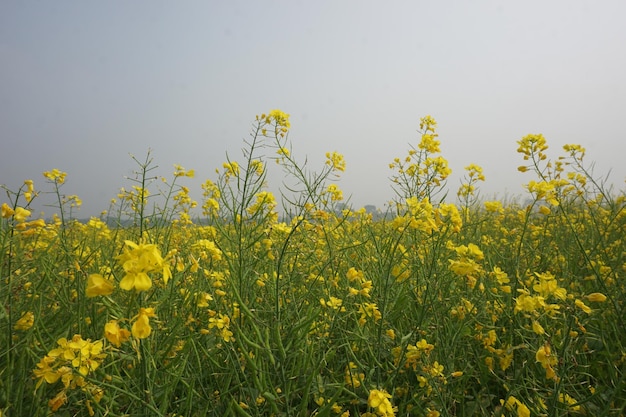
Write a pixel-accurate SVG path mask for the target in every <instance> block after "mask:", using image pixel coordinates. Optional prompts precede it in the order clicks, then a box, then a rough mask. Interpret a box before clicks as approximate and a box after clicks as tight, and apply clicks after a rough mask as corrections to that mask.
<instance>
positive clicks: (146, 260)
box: [117, 240, 171, 291]
mask: <svg viewBox="0 0 626 417" xmlns="http://www.w3.org/2000/svg"><path fill="white" fill-rule="evenodd" d="M124 243H125V247H124V253H122V254H121V255H119V256H117V259H118V261H119V262H120V263H121V264H122V268H123V269H124V272H125V273H126V275H124V277H123V278H122V280H121V281H120V288H121V289H123V290H126V291H130V290H132V289H135V290H137V291H147V290H149V289H150V288H151V287H152V280H150V277H149V276H148V272H157V271H158V272H162V274H163V281H164V282H165V283H167V280H168V279H169V278H170V277H171V271H170V268H169V265H168V264H167V263H166V262H165V261H164V259H163V258H162V257H161V252H160V251H159V250H158V248H157V247H156V245H153V244H143V243H141V244H136V243H134V242H131V241H129V240H127V241H125V242H124Z"/></svg>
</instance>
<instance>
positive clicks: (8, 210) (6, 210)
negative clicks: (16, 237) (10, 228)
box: [1, 203, 15, 219]
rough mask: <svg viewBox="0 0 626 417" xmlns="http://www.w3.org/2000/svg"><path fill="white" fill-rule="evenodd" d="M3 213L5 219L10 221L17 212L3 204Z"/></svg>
mask: <svg viewBox="0 0 626 417" xmlns="http://www.w3.org/2000/svg"><path fill="white" fill-rule="evenodd" d="M1 213H2V218H3V219H9V218H11V216H13V215H14V214H15V211H14V210H13V209H12V208H11V207H9V205H8V204H7V203H2V208H1Z"/></svg>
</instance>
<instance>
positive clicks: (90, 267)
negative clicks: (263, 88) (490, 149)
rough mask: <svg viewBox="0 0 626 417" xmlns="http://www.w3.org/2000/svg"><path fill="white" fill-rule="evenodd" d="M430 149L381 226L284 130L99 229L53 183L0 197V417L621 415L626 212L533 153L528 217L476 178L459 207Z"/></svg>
mask: <svg viewBox="0 0 626 417" xmlns="http://www.w3.org/2000/svg"><path fill="white" fill-rule="evenodd" d="M419 127H420V130H419V132H420V136H419V137H418V139H417V140H416V144H415V146H414V147H410V148H409V150H408V152H407V154H406V155H404V156H402V157H399V158H397V159H395V160H394V161H388V162H390V164H389V167H390V170H391V172H392V174H391V176H392V178H391V181H390V187H393V189H394V190H395V192H396V198H395V199H394V201H392V202H390V204H389V205H388V208H387V209H386V210H384V211H379V212H375V213H372V212H368V211H366V210H364V209H357V208H355V209H350V208H348V207H349V205H346V204H344V196H343V193H342V190H341V188H340V187H339V185H338V181H337V180H338V179H339V177H340V175H341V173H342V172H343V171H344V170H345V169H346V163H345V161H344V158H343V156H342V155H341V154H339V153H336V152H328V153H327V154H326V162H325V163H324V164H323V165H321V166H319V167H310V166H309V165H307V164H306V163H303V162H299V161H303V160H304V159H303V158H299V157H298V156H297V155H294V154H293V153H292V148H291V146H290V141H289V138H288V131H289V128H290V123H289V116H288V115H287V114H285V113H283V112H282V111H279V110H273V111H271V112H269V113H267V114H263V115H259V116H257V117H256V119H255V120H254V122H253V125H252V131H251V134H250V138H249V139H248V140H247V141H246V142H245V143H244V146H243V152H242V154H241V155H240V157H239V158H237V159H227V160H226V162H225V163H224V164H223V166H221V167H219V168H218V170H217V173H216V175H215V178H213V179H210V180H206V181H205V182H204V183H203V184H202V189H201V191H200V192H201V193H202V199H201V201H198V202H196V201H194V200H193V199H192V198H191V196H190V194H191V190H190V189H189V188H188V186H186V185H185V181H186V180H187V179H188V178H189V177H193V176H194V175H195V173H194V171H193V170H186V169H184V168H183V167H181V166H175V169H174V173H173V175H172V177H171V178H167V179H161V178H154V176H153V175H152V172H151V171H152V169H153V167H154V164H153V161H152V157H151V156H150V154H149V153H148V156H147V157H146V159H145V160H138V159H135V162H134V163H135V164H136V176H135V177H134V178H131V179H130V184H125V188H122V189H121V190H120V192H119V195H118V196H116V198H115V200H114V201H112V202H111V206H110V207H109V208H108V210H106V212H103V214H102V216H101V217H100V218H96V217H93V218H91V219H90V220H89V221H78V220H76V219H75V213H76V209H77V207H78V206H79V205H80V203H81V200H80V197H79V196H75V195H70V193H71V192H72V191H71V190H70V189H66V188H65V187H64V185H66V184H64V183H65V180H66V174H65V173H64V172H63V171H61V170H59V169H51V170H50V171H47V172H45V173H44V174H43V177H41V176H40V177H38V178H35V179H34V180H29V179H27V180H25V181H24V183H23V185H22V186H21V187H20V188H19V189H17V190H11V189H8V188H7V187H3V190H4V191H5V192H4V194H3V196H2V199H1V200H0V203H1V204H2V213H1V214H2V218H1V227H0V245H1V251H0V272H1V274H0V278H1V280H0V288H1V290H0V297H1V303H2V308H1V309H0V416H50V415H53V416H111V417H121V416H168V417H174V416H185V417H187V416H190V417H191V416H220V417H221V416H241V417H244V416H277V417H278V416H294V417H296V416H297V417H305V416H337V417H347V416H368V417H374V416H381V417H383V416H386V417H389V416H428V417H437V416H520V417H528V416H576V415H587V416H624V415H626V244H625V241H624V239H625V232H626V196H625V194H624V191H616V190H613V189H610V188H608V187H606V185H605V184H604V183H603V182H602V181H600V180H598V179H596V178H594V177H593V175H592V174H591V172H590V168H589V167H590V165H589V164H588V163H587V161H586V160H585V159H584V154H585V150H584V148H583V147H581V146H579V145H566V146H565V147H564V148H563V149H562V150H558V152H560V155H561V156H557V157H556V158H550V157H548V154H547V149H548V144H547V142H546V139H545V138H544V137H543V136H542V135H528V136H526V137H524V138H522V139H520V140H519V141H518V142H517V146H518V152H519V154H520V167H519V168H518V169H519V170H520V171H522V172H525V175H526V176H527V183H526V184H525V188H526V190H527V192H526V194H525V195H524V196H522V197H521V198H520V199H519V200H515V199H513V200H511V201H485V200H483V199H482V198H480V195H479V190H480V184H481V182H483V181H484V180H485V178H484V176H483V173H482V169H481V168H480V167H479V166H476V165H469V166H468V167H467V168H466V171H465V179H464V182H463V184H462V185H461V186H460V187H459V188H458V190H454V191H452V192H446V189H447V188H446V179H447V178H448V176H449V175H450V173H451V171H450V168H449V167H448V163H447V161H446V159H445V158H444V157H443V155H441V151H440V141H439V139H438V135H437V133H436V122H435V120H434V119H432V118H431V117H429V116H427V117H424V118H423V119H421V123H420V126H419ZM270 164H271V165H270ZM270 166H271V167H272V169H276V168H277V167H278V169H280V170H281V172H282V173H283V175H284V177H285V178H288V179H289V182H288V183H289V186H288V187H286V186H285V187H283V191H282V192H281V193H272V192H270V191H269V187H268V176H267V168H268V167H270ZM42 192H46V193H53V195H55V196H56V201H57V207H56V208H54V216H53V215H52V214H53V213H52V212H51V213H50V217H48V218H46V219H44V218H35V216H34V215H33V213H34V210H33V209H32V208H31V206H32V205H34V204H35V202H36V201H37V199H38V198H40V196H41V193H42ZM520 201H523V203H521V202H520Z"/></svg>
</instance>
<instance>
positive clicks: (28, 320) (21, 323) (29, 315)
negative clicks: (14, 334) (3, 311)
mask: <svg viewBox="0 0 626 417" xmlns="http://www.w3.org/2000/svg"><path fill="white" fill-rule="evenodd" d="M33 324H35V314H34V313H33V312H32V311H27V312H26V313H24V314H22V317H20V318H19V320H18V321H16V322H15V325H14V326H13V328H14V329H15V330H28V329H30V328H31V327H33Z"/></svg>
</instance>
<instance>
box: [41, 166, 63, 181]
mask: <svg viewBox="0 0 626 417" xmlns="http://www.w3.org/2000/svg"><path fill="white" fill-rule="evenodd" d="M43 176H44V177H46V178H47V179H48V180H50V181H52V182H56V183H57V184H63V183H64V182H65V177H66V176H67V173H66V172H62V171H59V170H58V169H56V168H54V169H53V170H52V171H46V172H44V173H43Z"/></svg>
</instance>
